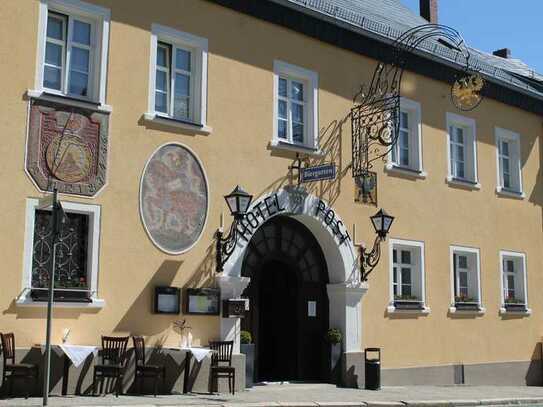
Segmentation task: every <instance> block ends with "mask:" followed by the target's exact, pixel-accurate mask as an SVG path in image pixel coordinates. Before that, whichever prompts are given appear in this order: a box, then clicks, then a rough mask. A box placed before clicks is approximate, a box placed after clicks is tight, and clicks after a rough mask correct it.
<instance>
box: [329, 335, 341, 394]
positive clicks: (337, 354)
mask: <svg viewBox="0 0 543 407" xmlns="http://www.w3.org/2000/svg"><path fill="white" fill-rule="evenodd" d="M342 337H343V335H342V334H341V331H340V330H339V329H337V328H331V329H329V330H328V332H326V342H327V343H328V344H329V345H330V381H331V383H333V384H340V374H341V339H342Z"/></svg>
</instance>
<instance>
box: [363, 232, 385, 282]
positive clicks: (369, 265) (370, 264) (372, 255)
mask: <svg viewBox="0 0 543 407" xmlns="http://www.w3.org/2000/svg"><path fill="white" fill-rule="evenodd" d="M382 240H383V238H382V237H381V236H376V237H375V240H374V241H373V247H372V249H371V251H367V249H366V247H365V246H363V245H361V246H360V281H362V282H364V281H367V280H368V276H369V275H370V273H371V272H372V271H373V269H374V268H375V267H376V266H377V264H378V263H379V260H381V241H382Z"/></svg>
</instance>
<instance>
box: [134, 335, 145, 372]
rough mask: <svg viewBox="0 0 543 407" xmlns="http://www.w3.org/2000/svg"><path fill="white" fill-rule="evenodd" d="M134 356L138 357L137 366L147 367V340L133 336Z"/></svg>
mask: <svg viewBox="0 0 543 407" xmlns="http://www.w3.org/2000/svg"><path fill="white" fill-rule="evenodd" d="M132 341H133V342H134V354H135V357H136V366H144V365H145V340H144V339H143V337H142V336H133V337H132Z"/></svg>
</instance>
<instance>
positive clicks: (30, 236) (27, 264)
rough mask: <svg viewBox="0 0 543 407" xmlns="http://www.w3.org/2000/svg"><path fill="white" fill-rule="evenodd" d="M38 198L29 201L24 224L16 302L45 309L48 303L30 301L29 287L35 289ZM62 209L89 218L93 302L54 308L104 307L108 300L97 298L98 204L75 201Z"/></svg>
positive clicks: (89, 258) (59, 304)
mask: <svg viewBox="0 0 543 407" xmlns="http://www.w3.org/2000/svg"><path fill="white" fill-rule="evenodd" d="M38 204H39V199H36V198H27V200H26V224H25V243H24V258H23V278H22V290H21V294H20V295H19V296H18V298H17V300H16V304H17V305H18V306H33V307H46V306H47V303H45V302H39V301H33V300H32V298H30V288H31V286H32V256H33V246H34V221H35V215H36V209H37V208H38ZM62 207H63V208H64V211H65V212H68V213H80V214H84V215H88V216H89V236H88V250H87V253H88V260H87V261H88V264H87V274H88V276H89V281H90V285H89V290H90V291H91V293H92V294H91V302H90V303H71V302H56V301H55V302H54V306H55V307H66V308H102V307H104V306H105V301H104V300H102V299H99V298H98V297H97V292H98V272H99V253H100V214H101V207H100V206H99V205H89V204H80V203H75V202H67V201H62Z"/></svg>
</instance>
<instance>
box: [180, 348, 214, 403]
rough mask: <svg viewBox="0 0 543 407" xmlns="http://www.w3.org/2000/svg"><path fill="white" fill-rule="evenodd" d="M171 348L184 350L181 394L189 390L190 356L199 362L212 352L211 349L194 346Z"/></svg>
mask: <svg viewBox="0 0 543 407" xmlns="http://www.w3.org/2000/svg"><path fill="white" fill-rule="evenodd" d="M171 349H175V350H182V351H185V372H184V376H183V377H184V379H183V394H186V393H188V392H189V373H190V360H191V358H192V356H194V359H196V362H198V363H201V362H202V360H204V359H205V357H206V356H207V355H209V354H210V353H212V352H213V350H212V349H209V348H195V347H187V348H171Z"/></svg>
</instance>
